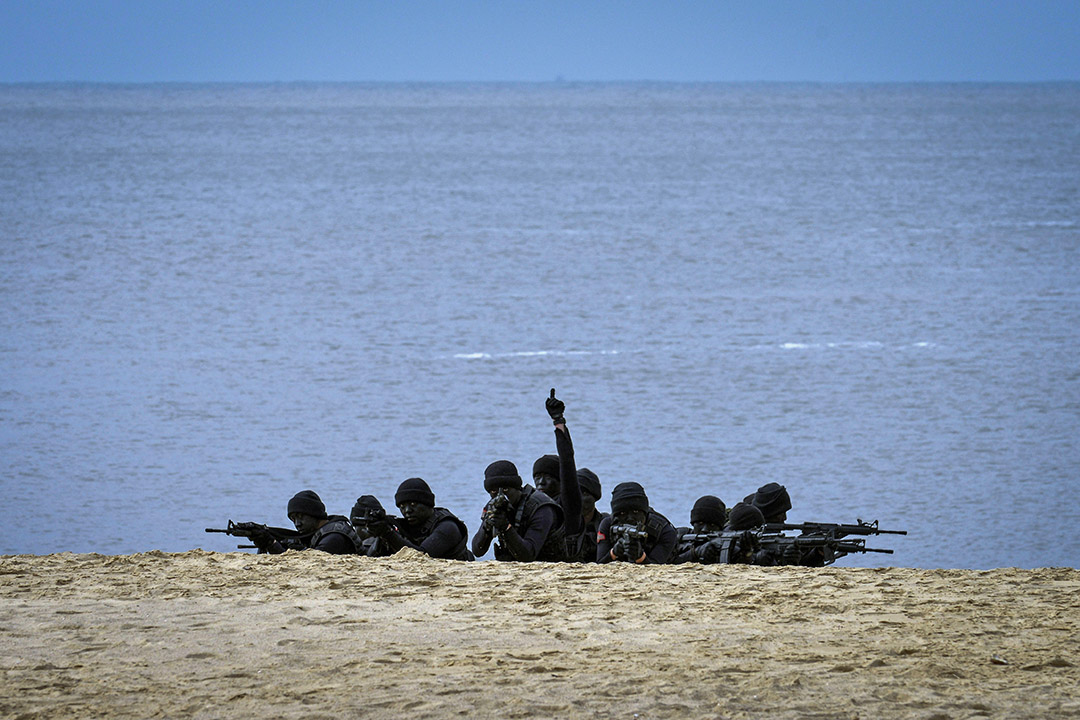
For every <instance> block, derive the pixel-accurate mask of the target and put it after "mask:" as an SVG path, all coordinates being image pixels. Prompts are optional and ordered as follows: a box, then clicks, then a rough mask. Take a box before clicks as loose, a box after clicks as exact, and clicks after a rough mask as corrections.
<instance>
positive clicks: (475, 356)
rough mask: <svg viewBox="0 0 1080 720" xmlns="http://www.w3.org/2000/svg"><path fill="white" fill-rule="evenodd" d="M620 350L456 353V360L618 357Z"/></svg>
mask: <svg viewBox="0 0 1080 720" xmlns="http://www.w3.org/2000/svg"><path fill="white" fill-rule="evenodd" d="M619 352H620V351H619V350H517V351H514V352H504V353H486V352H473V353H456V354H455V355H454V358H456V359H458V360H489V359H491V358H515V357H546V356H552V357H568V356H573V355H618V354H619Z"/></svg>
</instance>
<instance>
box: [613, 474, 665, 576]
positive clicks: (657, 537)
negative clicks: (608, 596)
mask: <svg viewBox="0 0 1080 720" xmlns="http://www.w3.org/2000/svg"><path fill="white" fill-rule="evenodd" d="M678 539H679V538H678V536H677V535H676V533H675V526H674V525H672V524H671V523H670V522H669V521H668V519H667V518H666V517H664V516H663V515H661V514H660V513H658V512H656V511H655V510H653V509H652V508H651V507H650V506H649V498H648V496H647V495H646V494H645V489H644V488H642V487H641V485H639V484H638V483H636V482H624V483H619V484H618V485H616V486H615V489H614V490H612V491H611V515H610V516H609V517H606V518H604V520H603V522H601V523H600V528H599V529H598V530H597V533H596V561H597V562H600V563H608V562H612V561H624V562H634V563H666V562H667V561H668V560H669V559H670V558H671V554H672V552H674V550H675V544H676V542H678Z"/></svg>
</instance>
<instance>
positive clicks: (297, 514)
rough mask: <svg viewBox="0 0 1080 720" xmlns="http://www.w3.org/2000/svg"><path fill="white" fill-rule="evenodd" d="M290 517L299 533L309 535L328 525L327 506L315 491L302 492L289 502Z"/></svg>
mask: <svg viewBox="0 0 1080 720" xmlns="http://www.w3.org/2000/svg"><path fill="white" fill-rule="evenodd" d="M288 515H289V520H290V521H292V524H293V525H295V526H296V530H297V532H300V533H303V534H305V535H307V534H308V533H313V532H315V531H316V530H318V529H319V527H320V526H321V525H324V524H325V523H326V505H323V501H322V499H321V498H320V497H319V496H318V495H317V494H316V493H315V492H314V491H313V490H301V491H300V492H298V493H296V494H295V495H293V497H292V499H291V500H289V509H288Z"/></svg>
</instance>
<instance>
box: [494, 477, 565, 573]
mask: <svg viewBox="0 0 1080 720" xmlns="http://www.w3.org/2000/svg"><path fill="white" fill-rule="evenodd" d="M545 505H550V506H551V507H553V508H554V509H555V524H554V525H552V526H551V530H550V531H548V536H547V539H546V540H545V541H544V546H543V547H541V548H540V551H539V552H538V553H536V559H537V560H541V561H544V562H563V561H565V560H566V533H565V532H564V531H563V512H562V508H561V507H559V504H558V503H557V502H555V501H554V500H552V499H551V498H549V497H548V496H547V495H545V494H544V493H542V492H540V491H539V490H537V489H536V488H534V487H533V486H532V485H525V486H524V487H522V488H521V500H519V501H518V506H517V511H516V512H515V513H514V518H513V520H512V521H511V522H512V524H513V526H514V529H515V530H517V531H518V532H519V533H520V532H521V530H522V529H523V528H524V527H525V526H527V525H528V524H529V521H530V520H531V519H532V516H533V515H534V514H535V513H536V511H537V510H539V509H540V508H542V507H543V506H545ZM495 559H496V560H515V559H516V558H515V557H514V555H513V554H512V553H511V552H510V550H509V549H508V548H504V547H502V546H501V545H499V544H496V545H495Z"/></svg>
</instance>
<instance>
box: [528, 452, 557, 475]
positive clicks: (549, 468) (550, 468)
mask: <svg viewBox="0 0 1080 720" xmlns="http://www.w3.org/2000/svg"><path fill="white" fill-rule="evenodd" d="M537 475H547V476H549V477H553V478H555V479H556V480H558V479H559V456H558V455H544V456H543V457H541V458H538V459H537V461H536V462H534V463H533V477H536V476H537Z"/></svg>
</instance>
